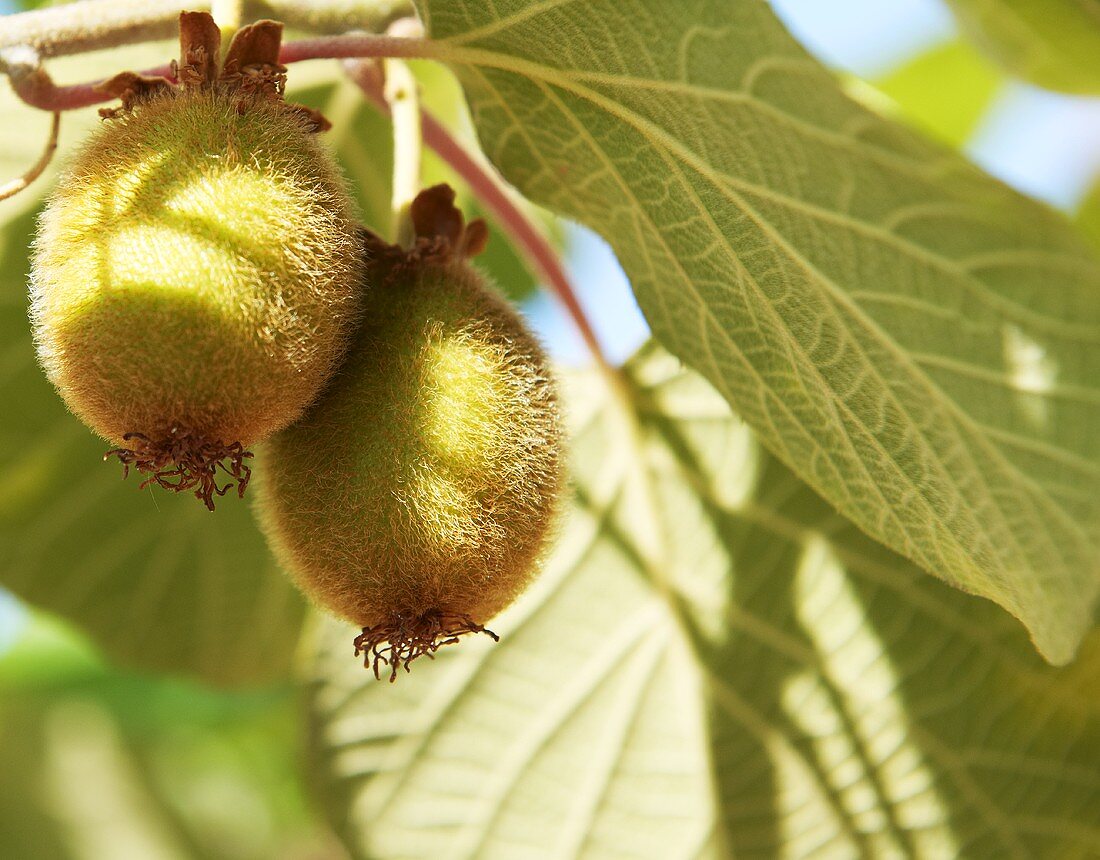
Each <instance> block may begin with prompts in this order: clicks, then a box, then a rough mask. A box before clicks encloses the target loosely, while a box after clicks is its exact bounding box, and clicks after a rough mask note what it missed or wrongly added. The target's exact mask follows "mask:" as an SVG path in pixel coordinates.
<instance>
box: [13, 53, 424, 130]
mask: <svg viewBox="0 0 1100 860" xmlns="http://www.w3.org/2000/svg"><path fill="white" fill-rule="evenodd" d="M426 44H427V43H426V42H425V41H424V40H423V39H407V38H401V37H397V36H376V35H371V34H356V35H348V36H319V37H317V38H312V39H301V40H299V41H297V42H288V43H287V44H285V45H283V47H282V50H281V51H280V52H279V61H280V62H282V63H297V62H301V61H302V60H324V59H347V58H349V57H360V58H362V57H424V56H427V55H428V53H429V51H428V50H427V49H426V48H425V45H426ZM140 74H141V75H143V76H146V77H154V78H155V77H160V78H168V79H169V80H172V69H171V67H170V66H168V65H163V66H157V67H156V68H153V69H147V70H145V71H144V72H141V73H140ZM8 76H9V78H10V79H11V85H12V88H13V89H14V90H15V93H16V95H17V96H19V98H20V99H22V100H23V101H24V102H26V103H27V104H29V105H30V106H31V107H36V108H38V109H40V110H48V111H68V110H76V109H78V108H84V107H90V106H91V105H96V104H101V103H103V102H106V101H111V99H113V98H114V96H112V95H110V94H108V93H104V92H102V91H101V90H99V85H100V84H102V83H103V81H91V82H88V83H83V84H73V85H71V86H58V85H57V84H55V83H54V82H53V79H52V78H51V77H50V75H49V73H48V72H47V71H46V70H45V69H44V68H43V67H42V66H40V65H33V66H29V65H18V66H16V65H14V64H13V65H10V66H9V68H8Z"/></svg>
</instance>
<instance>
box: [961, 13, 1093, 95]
mask: <svg viewBox="0 0 1100 860" xmlns="http://www.w3.org/2000/svg"><path fill="white" fill-rule="evenodd" d="M948 2H949V3H950V5H951V6H952V8H953V9H954V10H955V15H956V17H957V18H958V19H959V23H960V24H961V25H962V28H963V30H964V31H966V32H967V33H968V34H969V35H970V37H971V38H973V39H974V41H975V43H976V44H977V45H978V46H979V47H980V48H981V49H982V50H984V51H985V52H986V53H987V54H988V55H989V56H990V57H992V58H993V59H994V60H996V61H997V62H998V63H1000V64H1001V65H1002V66H1004V67H1005V68H1006V69H1008V70H1009V71H1010V72H1012V73H1013V74H1016V75H1019V76H1020V77H1021V78H1026V79H1027V80H1029V81H1032V82H1033V83H1036V84H1038V85H1039V86H1041V87H1047V88H1049V89H1052V90H1062V91H1064V92H1067V93H1085V94H1088V93H1092V94H1096V93H1100V62H1097V57H1100V0H948Z"/></svg>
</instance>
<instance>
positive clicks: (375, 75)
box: [344, 61, 619, 379]
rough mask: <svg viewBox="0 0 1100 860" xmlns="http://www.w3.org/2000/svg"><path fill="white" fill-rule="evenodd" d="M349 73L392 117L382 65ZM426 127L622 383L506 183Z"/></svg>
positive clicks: (426, 123)
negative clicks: (389, 111) (385, 95)
mask: <svg viewBox="0 0 1100 860" xmlns="http://www.w3.org/2000/svg"><path fill="white" fill-rule="evenodd" d="M344 68H345V70H346V71H347V73H348V76H349V77H350V78H351V79H352V81H354V82H355V84H356V85H357V86H358V87H359V88H360V89H361V90H362V91H363V94H364V95H365V96H366V97H367V100H368V101H370V103H371V104H373V105H374V106H375V107H376V108H378V109H379V110H381V111H383V112H388V106H387V104H386V100H385V98H384V96H383V94H382V81H381V75H380V74H379V71H378V66H377V64H375V63H370V62H363V61H358V62H347V63H345V64H344ZM420 123H421V129H422V132H423V135H424V143H426V144H427V145H428V146H429V147H430V148H431V149H432V151H434V152H435V153H436V155H438V156H439V157H440V158H441V159H443V161H445V162H446V163H447V164H448V165H450V167H451V169H452V170H454V172H455V173H457V174H458V175H459V176H460V177H462V179H463V180H464V181H465V182H466V184H467V185H469V186H470V190H471V191H473V193H474V196H475V197H477V199H478V201H480V203H481V204H482V205H483V206H484V207H485V209H486V210H487V211H488V212H489V214H490V215H491V216H492V217H493V220H494V221H496V222H497V224H498V225H499V226H500V228H501V229H502V230H503V231H504V232H505V233H506V234H507V235H508V237H509V239H511V241H512V243H513V244H514V245H515V246H516V248H517V249H518V250H519V251H520V252H521V253H522V254H523V256H524V257H525V258H526V260H527V263H528V265H529V267H530V268H531V269H532V270H533V272H534V274H535V276H536V277H537V278H539V280H542V281H544V282H545V283H546V284H547V285H548V286H549V287H550V289H551V290H552V291H553V292H554V294H555V295H556V296H557V298H558V300H559V301H560V302H561V303H562V305H563V307H564V308H565V310H566V312H567V313H568V314H569V317H570V319H571V320H572V321H573V324H574V325H575V326H576V328H577V331H578V332H579V333H580V335H581V338H582V339H583V340H584V343H585V345H586V346H587V347H588V349H589V351H590V352H591V353H592V355H593V357H594V358H595V359H596V361H597V362H598V363H599V364H600V366H601V367H602V368H603V369H604V370H606V371H608V372H609V373H610V374H611V376H612V377H613V378H616V379H617V378H618V376H619V373H618V371H617V370H616V369H615V368H614V367H612V365H611V364H610V362H608V360H607V357H606V356H605V355H604V353H603V348H602V347H601V345H600V341H599V338H598V337H596V332H595V331H594V330H593V328H592V324H591V323H590V322H589V321H588V316H587V314H585V312H584V308H582V307H581V304H580V302H579V301H578V300H577V294H576V291H575V290H574V289H573V284H572V282H571V281H570V279H569V276H568V275H567V274H566V272H565V269H564V268H563V267H562V265H561V261H560V260H559V258H558V254H557V252H556V251H555V250H554V247H553V246H552V245H551V244H550V242H549V241H547V239H546V236H545V235H543V233H542V231H541V230H540V229H539V228H538V227H537V226H536V225H535V223H534V221H533V220H532V219H531V218H530V216H529V215H528V214H527V213H526V212H524V211H523V209H521V208H520V207H519V206H517V205H516V203H515V202H513V200H512V198H511V195H510V193H509V191H508V189H507V187H506V186H505V184H504V180H502V179H501V178H500V177H499V176H498V175H497V174H496V172H495V171H493V169H492V168H491V167H490V166H488V165H487V164H484V163H483V162H482V161H480V160H479V159H477V158H475V157H474V156H473V155H471V154H470V152H468V151H467V149H466V147H465V146H464V145H463V144H462V143H461V141H459V140H458V139H457V138H456V137H454V135H452V134H451V133H450V131H448V130H447V128H446V127H445V126H444V125H443V124H442V123H440V122H439V120H437V119H436V118H435V117H434V116H432V114H431V113H430V112H428V111H426V110H424V109H421V112H420Z"/></svg>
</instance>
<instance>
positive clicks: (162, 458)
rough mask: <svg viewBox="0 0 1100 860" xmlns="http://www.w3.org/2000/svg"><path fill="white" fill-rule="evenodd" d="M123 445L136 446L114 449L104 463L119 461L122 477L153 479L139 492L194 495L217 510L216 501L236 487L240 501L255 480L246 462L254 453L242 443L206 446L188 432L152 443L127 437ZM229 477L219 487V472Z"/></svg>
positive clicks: (140, 437) (139, 435)
mask: <svg viewBox="0 0 1100 860" xmlns="http://www.w3.org/2000/svg"><path fill="white" fill-rule="evenodd" d="M124 441H126V442H130V443H133V445H132V447H131V448H114V449H112V450H110V451H108V452H107V453H106V454H104V455H103V459H104V460H109V459H110V458H111V457H117V458H118V459H119V462H121V463H122V467H123V468H122V477H123V480H125V479H126V478H127V477H129V475H130V468H131V467H133V468H134V469H135V470H137V471H138V472H142V473H145V474H147V475H150V477H148V478H146V479H145V480H144V481H142V482H141V485H140V486H139V488H138V489H141V490H144V489H145V488H146V487H149V486H151V485H152V484H156V485H157V486H159V487H163V488H164V489H166V490H171V491H172V492H175V493H184V492H187V491H188V490H194V491H195V498H197V499H199V500H200V501H201V502H202V503H203V504H204V505H206V507H207V509H209V510H211V511H212V510H214V497H215V496H224V495H225V494H226V493H227V492H228V491H229V488H230V487H232V486H233V484H234V483H236V485H237V497H238V498H244V491H245V490H246V489H247V487H248V482H249V480H250V479H251V478H252V469H251V468H249V466H248V464H247V463H245V460H249V459H251V458H252V456H253V454H252V452H251V451H246V450H244V446H243V445H241V443H240V442H233V443H232V444H228V445H227V444H225V443H224V442H206V441H204V440H202V439H197V438H194V437H193V436H192V435H191V434H189V433H186V432H179V431H177V430H173V431H172V432H171V433H169V434H168V435H167V436H166V437H164V438H163V439H161V440H159V441H157V442H153V441H151V440H150V439H149V438H148V437H147V436H145V435H144V434H143V433H127V434H126V436H125V437H124ZM219 471H221V472H223V473H224V474H225V475H227V476H228V477H229V479H230V480H229V481H228V483H226V484H224V485H222V486H218V472H219Z"/></svg>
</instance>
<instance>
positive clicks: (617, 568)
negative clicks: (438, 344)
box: [307, 347, 1100, 860]
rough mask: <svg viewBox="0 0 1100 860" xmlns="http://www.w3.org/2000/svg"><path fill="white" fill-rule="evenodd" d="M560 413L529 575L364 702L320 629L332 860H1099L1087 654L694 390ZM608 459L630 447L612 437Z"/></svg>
mask: <svg viewBox="0 0 1100 860" xmlns="http://www.w3.org/2000/svg"><path fill="white" fill-rule="evenodd" d="M629 373H630V375H631V378H632V380H633V390H634V395H635V403H636V406H637V408H638V414H639V423H640V429H638V430H637V432H636V433H635V432H633V431H631V429H630V424H629V422H628V421H627V420H626V419H625V418H624V416H623V414H622V412H621V411H620V407H619V406H618V405H617V404H616V403H615V402H614V401H612V402H610V403H607V402H603V401H602V399H601V398H602V391H601V387H600V385H599V384H598V383H596V382H595V381H594V380H588V381H587V382H581V383H580V384H579V385H578V386H577V388H576V389H575V390H573V391H571V395H572V396H571V397H570V398H569V403H570V404H571V410H570V411H571V413H572V415H573V417H574V420H575V423H576V424H577V427H578V429H577V430H576V433H575V435H574V441H573V452H574V456H573V459H574V461H573V473H574V477H573V486H574V491H575V492H574V496H573V498H572V500H571V503H570V505H569V506H568V511H567V512H566V514H565V516H564V522H563V525H562V527H561V533H560V538H559V540H558V542H557V545H556V548H555V550H554V553H553V555H552V556H551V558H550V559H549V560H548V562H547V564H546V569H545V570H544V572H543V574H542V577H541V578H540V579H539V580H538V581H537V582H536V584H535V586H534V587H533V588H532V590H531V592H530V593H529V594H528V595H526V596H525V597H524V598H523V599H522V600H521V601H520V602H519V603H518V604H517V605H516V606H514V607H513V608H512V609H511V610H510V611H508V612H507V613H505V614H504V615H502V616H501V617H500V618H498V619H496V620H494V622H493V623H492V627H493V628H494V630H496V631H497V632H499V633H502V634H503V639H502V641H501V642H500V644H498V645H494V644H492V643H490V642H482V641H476V640H471V641H468V642H464V643H462V644H461V645H458V646H454V647H448V648H445V649H443V651H441V652H440V654H439V655H438V657H437V659H436V660H435V661H434V662H428V661H425V662H424V663H423V664H422V665H418V666H414V667H413V669H412V672H411V673H410V674H409V675H404V674H403V675H402V676H401V677H400V678H399V679H398V680H397V682H396V683H394V684H392V685H391V684H388V683H386V682H385V681H383V682H376V681H375V680H374V679H373V676H371V675H370V673H369V672H366V671H364V670H363V668H362V666H361V665H359V661H357V660H355V659H354V658H353V657H352V655H351V649H350V642H351V638H352V637H353V636H354V633H355V631H354V630H352V629H350V628H348V627H345V626H344V625H340V624H336V623H331V622H330V623H327V624H326V626H325V627H324V629H323V633H322V635H321V637H320V646H319V648H318V651H317V656H316V658H315V660H314V662H313V663H312V665H311V666H310V668H309V677H308V680H309V682H310V683H309V686H308V688H307V689H308V691H309V706H310V714H311V717H312V727H311V732H310V737H311V741H312V744H313V746H312V755H311V761H312V762H313V763H314V765H315V767H316V768H317V769H318V774H317V775H318V776H319V777H320V779H319V780H318V784H319V785H320V786H321V787H322V789H323V790H324V792H325V797H326V809H327V811H328V813H329V815H330V816H331V818H332V821H333V824H334V825H335V826H336V828H337V830H338V832H339V833H340V835H341V837H342V838H343V840H344V841H345V843H346V844H347V845H348V847H349V848H350V850H351V852H352V855H353V856H354V857H356V858H367V857H370V858H375V860H388V858H405V857H436V856H439V857H448V858H453V860H463V858H474V857H477V858H527V859H528V860H536V859H537V858H560V857H575V858H584V860H604V858H610V857H615V858H639V860H643V858H644V860H648V858H653V857H661V858H685V860H686V858H724V857H741V856H750V857H776V858H780V857H790V858H795V857H855V856H860V857H899V856H905V857H923V858H942V857H972V858H978V857H997V858H1001V857H1036V858H1038V857H1069V856H1086V855H1088V854H1089V853H1090V852H1091V851H1094V850H1095V848H1096V846H1097V845H1100V706H1098V702H1100V698H1098V697H1097V690H1098V689H1100V637H1097V636H1096V635H1093V636H1092V637H1091V638H1089V639H1088V640H1087V641H1086V644H1085V646H1084V648H1083V649H1082V655H1081V657H1080V658H1079V660H1078V661H1077V663H1075V665H1074V666H1073V667H1070V668H1063V669H1055V668H1052V667H1050V666H1048V665H1046V664H1044V663H1043V662H1042V661H1041V660H1040V658H1039V657H1038V655H1036V654H1035V652H1034V650H1033V649H1032V648H1031V646H1030V644H1029V642H1028V641H1027V639H1026V637H1025V636H1024V633H1023V631H1022V630H1021V629H1020V627H1019V626H1018V625H1017V624H1015V623H1014V622H1013V621H1012V620H1011V619H1010V618H1009V617H1008V616H1006V615H1005V614H1004V613H1003V612H1001V611H1000V610H999V609H998V608H997V607H995V606H994V605H993V604H991V603H989V602H987V601H985V600H981V599H979V598H976V597H972V596H968V595H965V594H962V593H961V592H959V591H957V590H955V589H951V588H949V587H947V586H946V585H944V584H942V583H940V582H938V581H936V580H935V579H932V578H930V577H928V576H925V575H924V574H923V573H922V572H921V571H920V570H919V569H918V568H917V567H916V566H915V565H913V564H912V563H910V562H908V561H906V560H904V559H902V558H900V557H899V556H897V555H895V554H894V553H891V552H890V551H888V550H886V549H885V548H883V547H882V546H881V544H878V543H877V542H875V541H873V540H871V539H870V538H868V537H866V536H865V535H864V534H862V533H861V532H860V531H859V530H857V529H856V528H855V527H854V526H852V525H851V524H850V523H849V522H848V521H847V520H846V519H844V518H843V517H841V516H839V515H838V514H836V512H835V511H834V510H832V508H831V507H830V506H829V505H828V504H827V503H825V502H824V501H822V500H821V499H820V498H819V497H818V496H817V495H816V494H814V493H813V492H812V491H811V490H810V489H809V488H807V487H806V486H805V485H804V484H803V483H802V482H800V481H799V480H798V479H797V478H796V477H795V476H794V475H792V474H791V472H790V471H788V470H787V469H786V468H785V467H783V466H782V465H781V464H780V463H779V462H778V461H777V460H776V459H775V458H773V457H771V456H770V455H768V454H767V453H766V452H765V451H764V450H763V449H762V448H760V447H759V445H758V444H757V443H756V442H755V441H754V439H753V436H752V434H751V433H750V432H749V431H748V429H747V428H746V427H745V425H744V424H743V423H741V422H740V421H739V420H738V419H737V418H736V417H735V416H733V415H732V414H731V413H730V411H729V408H728V406H726V404H725V402H724V400H723V399H722V398H721V397H720V396H719V395H718V394H717V393H716V392H715V391H714V390H713V389H712V388H711V387H710V386H709V385H707V384H706V383H705V382H704V381H702V380H701V379H700V378H699V377H698V376H697V375H696V374H694V373H690V372H685V371H684V370H683V369H682V367H681V366H680V364H679V363H678V362H677V361H676V360H674V359H672V358H671V357H670V356H668V354H667V353H664V352H663V351H662V350H660V349H656V348H653V347H650V348H648V349H646V350H645V351H643V353H642V354H641V355H640V356H639V357H638V358H637V359H636V360H634V361H633V362H632V363H631V364H630V366H629ZM631 438H634V439H636V441H635V442H634V443H631V442H630V441H629V440H630V439H631Z"/></svg>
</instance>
